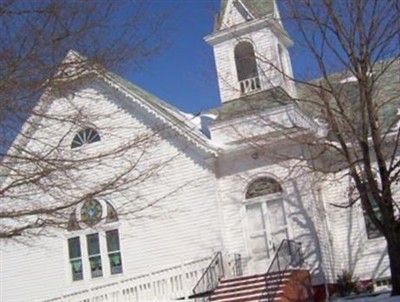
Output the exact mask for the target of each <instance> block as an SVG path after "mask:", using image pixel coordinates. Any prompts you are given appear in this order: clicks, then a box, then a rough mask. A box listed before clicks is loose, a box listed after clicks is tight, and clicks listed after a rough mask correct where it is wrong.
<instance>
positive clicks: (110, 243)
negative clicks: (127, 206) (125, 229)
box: [106, 230, 122, 275]
mask: <svg viewBox="0 0 400 302" xmlns="http://www.w3.org/2000/svg"><path fill="white" fill-rule="evenodd" d="M106 237H107V251H108V258H109V261H110V271H111V274H112V275H114V274H120V273H122V259H121V252H120V245H119V235H118V230H112V231H108V232H106Z"/></svg>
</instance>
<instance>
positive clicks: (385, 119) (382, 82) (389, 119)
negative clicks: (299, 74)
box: [297, 59, 400, 129]
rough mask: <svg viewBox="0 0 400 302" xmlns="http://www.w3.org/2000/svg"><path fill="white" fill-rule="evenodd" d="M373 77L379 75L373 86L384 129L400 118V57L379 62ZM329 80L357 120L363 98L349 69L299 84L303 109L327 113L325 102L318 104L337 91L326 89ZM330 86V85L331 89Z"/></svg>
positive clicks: (341, 100)
mask: <svg viewBox="0 0 400 302" xmlns="http://www.w3.org/2000/svg"><path fill="white" fill-rule="evenodd" d="M371 76H372V77H377V78H376V82H375V85H374V90H373V97H374V103H375V104H376V105H377V106H379V122H380V124H381V126H382V129H388V128H391V127H393V126H394V125H393V124H394V123H395V122H396V121H398V120H399V117H398V116H396V114H397V110H398V109H400V60H399V59H397V60H394V61H393V60H387V61H382V62H380V63H377V64H375V66H374V70H373V72H372V75H371ZM326 82H329V84H330V85H332V86H331V88H332V90H333V91H334V95H335V97H336V98H337V99H338V100H339V101H340V103H341V104H342V106H343V108H344V110H347V113H346V114H347V115H348V116H349V117H350V118H351V119H353V120H355V119H359V118H360V109H359V106H360V105H359V102H358V101H356V100H357V99H359V86H358V82H357V81H356V79H355V78H354V77H353V76H352V75H351V74H350V73H349V72H343V73H335V74H332V75H330V76H329V77H328V79H324V78H320V79H315V80H311V81H309V82H308V83H309V84H313V85H315V87H312V85H308V84H300V85H297V92H298V105H299V106H300V107H301V108H302V110H303V111H304V112H305V113H306V114H308V115H309V116H311V117H313V118H318V117H320V116H322V115H323V112H321V110H322V109H323V106H318V102H321V100H322V99H323V98H325V99H326V100H328V99H332V100H333V95H332V94H330V93H326V95H325V96H324V95H322V94H323V92H322V90H321V89H319V87H320V86H322V87H326V84H324V83H326ZM331 88H328V89H331ZM322 120H323V118H322Z"/></svg>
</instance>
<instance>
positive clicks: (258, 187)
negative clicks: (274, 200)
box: [246, 177, 282, 199]
mask: <svg viewBox="0 0 400 302" xmlns="http://www.w3.org/2000/svg"><path fill="white" fill-rule="evenodd" d="M274 193H282V187H281V185H280V184H279V182H277V181H276V180H275V179H273V178H270V177H261V178H258V179H256V180H255V181H253V182H252V183H251V184H250V186H249V188H248V189H247V192H246V199H249V198H255V197H259V196H264V195H268V194H274Z"/></svg>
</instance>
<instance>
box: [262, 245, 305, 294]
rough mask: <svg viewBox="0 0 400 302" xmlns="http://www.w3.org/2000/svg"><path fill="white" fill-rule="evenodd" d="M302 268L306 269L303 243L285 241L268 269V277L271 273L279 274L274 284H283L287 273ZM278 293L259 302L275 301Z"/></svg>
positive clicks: (275, 292) (274, 292)
mask: <svg viewBox="0 0 400 302" xmlns="http://www.w3.org/2000/svg"><path fill="white" fill-rule="evenodd" d="M302 267H304V257H303V254H302V251H301V243H300V242H296V241H294V240H288V239H284V240H282V242H281V244H280V245H279V248H278V250H277V251H276V253H275V255H274V258H273V259H272V261H271V264H270V265H269V267H268V270H267V273H266V276H268V274H270V273H278V274H277V278H276V279H274V283H275V282H276V283H277V284H280V283H282V279H283V276H284V272H285V271H287V270H289V269H293V268H302ZM266 285H268V284H266ZM266 288H268V286H266ZM266 290H267V289H266ZM266 290H265V291H264V293H263V296H265V294H266V293H267V292H266ZM277 293H278V292H277V290H275V291H273V292H272V293H271V295H269V296H268V299H267V300H266V299H265V298H261V299H260V300H259V301H274V298H275V296H276V295H277Z"/></svg>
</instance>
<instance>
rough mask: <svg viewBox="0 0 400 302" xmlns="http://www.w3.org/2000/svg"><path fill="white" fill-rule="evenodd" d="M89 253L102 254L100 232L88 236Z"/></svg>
mask: <svg viewBox="0 0 400 302" xmlns="http://www.w3.org/2000/svg"><path fill="white" fill-rule="evenodd" d="M87 245H88V254H89V256H90V255H97V254H100V244H99V234H92V235H88V236H87Z"/></svg>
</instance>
